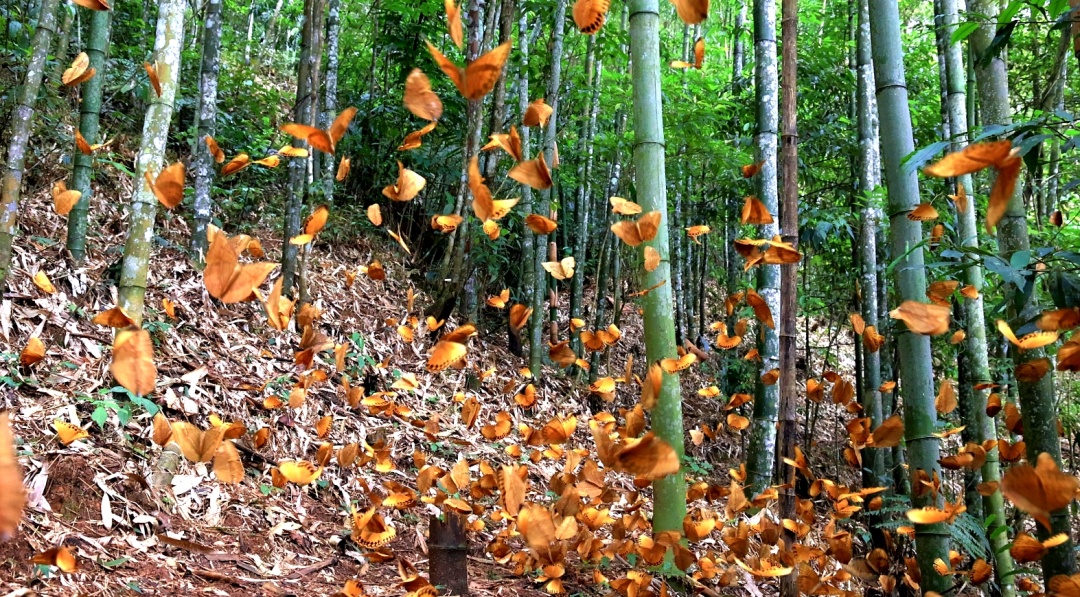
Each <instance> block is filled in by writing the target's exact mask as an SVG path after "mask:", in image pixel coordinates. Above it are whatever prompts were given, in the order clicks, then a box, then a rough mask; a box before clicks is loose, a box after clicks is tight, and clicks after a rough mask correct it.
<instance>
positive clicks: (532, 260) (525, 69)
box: [517, 8, 545, 378]
mask: <svg viewBox="0 0 1080 597" xmlns="http://www.w3.org/2000/svg"><path fill="white" fill-rule="evenodd" d="M528 31H529V23H528V18H527V17H526V14H525V10H524V8H522V10H521V17H520V18H519V19H518V47H519V48H520V49H521V66H520V70H519V72H518V86H517V87H518V110H519V111H520V112H521V113H522V114H524V113H525V110H526V108H528V107H529V34H528ZM531 136H532V131H531V129H530V128H529V127H527V126H525V127H521V151H522V153H523V154H525V155H531V153H530V149H531V143H530V140H531V139H530V137H531ZM521 210H522V212H523V213H526V214H528V213H532V211H533V193H532V188H531V187H529V185H522V186H521ZM539 242H540V239H539V238H538V237H537V235H536V233H535V232H533V231H532V230H530V229H529V227H527V226H525V227H523V231H522V240H521V258H522V261H523V267H524V269H525V276H524V283H523V284H522V287H521V294H520V297H521V298H520V300H521V301H522V302H524V304H526V305H529V306H530V307H532V309H533V314H532V316H531V317H530V318H529V370H530V371H532V374H533V377H535V378H539V377H540V369H541V367H543V365H544V341H543V334H544V316H543V314H542V313H543V312H542V309H543V306H544V303H543V298H542V292H541V290H540V288H541V287H542V286H544V284H545V281H544V274H542V273H541V272H543V270H542V269H537V267H536V251H537V246H538V245H539ZM538 296H540V297H541V298H540V300H537V297H538Z"/></svg>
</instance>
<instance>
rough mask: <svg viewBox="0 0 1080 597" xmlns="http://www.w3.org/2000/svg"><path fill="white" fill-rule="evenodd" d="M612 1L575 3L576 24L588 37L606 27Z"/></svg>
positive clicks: (600, 0) (595, 0)
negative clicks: (605, 22) (605, 23)
mask: <svg viewBox="0 0 1080 597" xmlns="http://www.w3.org/2000/svg"><path fill="white" fill-rule="evenodd" d="M609 8H611V0H577V2H575V3H574V24H575V25H577V28H578V30H580V31H581V32H582V33H584V34H586V35H592V34H594V33H596V32H597V31H599V30H600V28H601V27H603V26H604V21H605V20H606V19H607V12H608V9H609Z"/></svg>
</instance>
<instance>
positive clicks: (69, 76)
mask: <svg viewBox="0 0 1080 597" xmlns="http://www.w3.org/2000/svg"><path fill="white" fill-rule="evenodd" d="M95 74H97V69H95V68H94V67H92V66H90V57H89V56H87V55H86V52H80V53H79V55H78V56H76V57H75V60H72V61H71V66H69V67H68V68H67V70H65V71H64V74H63V76H61V77H60V81H61V82H62V83H63V84H64V86H65V87H74V86H76V85H79V84H81V83H85V82H86V81H89V80H90V79H92V78H94V75H95Z"/></svg>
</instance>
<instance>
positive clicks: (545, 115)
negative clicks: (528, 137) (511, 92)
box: [521, 98, 555, 127]
mask: <svg viewBox="0 0 1080 597" xmlns="http://www.w3.org/2000/svg"><path fill="white" fill-rule="evenodd" d="M554 111H555V109H554V108H552V107H551V106H549V105H547V103H545V102H544V98H540V99H537V100H533V102H532V103H531V104H529V106H528V107H527V108H525V114H523V115H522V116H521V124H523V125H525V126H528V127H533V126H539V127H543V126H547V122H548V119H549V118H551V114H552V113H553V112H554Z"/></svg>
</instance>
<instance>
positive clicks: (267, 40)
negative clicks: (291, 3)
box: [262, 0, 285, 48]
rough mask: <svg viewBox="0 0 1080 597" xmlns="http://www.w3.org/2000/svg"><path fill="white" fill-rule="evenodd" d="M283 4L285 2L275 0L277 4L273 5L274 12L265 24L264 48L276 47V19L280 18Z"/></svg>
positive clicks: (283, 0)
mask: <svg viewBox="0 0 1080 597" xmlns="http://www.w3.org/2000/svg"><path fill="white" fill-rule="evenodd" d="M284 3H285V0H277V4H275V5H274V12H273V13H272V14H271V15H270V21H269V22H268V23H267V24H266V30H265V31H264V32H263V43H262V45H263V47H264V48H276V47H277V24H278V19H279V18H280V17H281V7H282V5H283V4H284Z"/></svg>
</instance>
